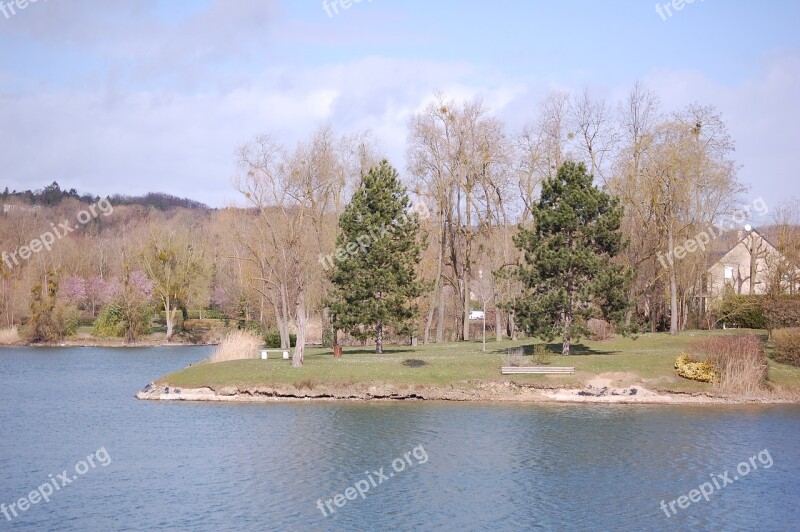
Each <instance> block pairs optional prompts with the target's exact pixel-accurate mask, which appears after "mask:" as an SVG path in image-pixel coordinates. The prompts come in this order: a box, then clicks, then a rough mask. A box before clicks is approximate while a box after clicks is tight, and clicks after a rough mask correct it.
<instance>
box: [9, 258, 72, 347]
mask: <svg viewBox="0 0 800 532" xmlns="http://www.w3.org/2000/svg"><path fill="white" fill-rule="evenodd" d="M48 274H49V279H48V283H47V286H46V287H44V288H43V287H42V285H40V284H38V285H36V286H34V287H33V288H32V289H31V301H30V316H29V317H28V321H27V322H26V323H25V327H24V329H23V335H24V336H25V339H26V340H27V341H29V342H57V341H61V340H62V339H63V338H64V337H65V336H70V335H73V334H75V332H76V331H77V330H78V311H77V309H76V308H75V307H73V306H69V305H66V304H64V303H63V302H59V301H57V299H56V295H57V293H58V281H57V279H56V277H55V274H54V272H48Z"/></svg>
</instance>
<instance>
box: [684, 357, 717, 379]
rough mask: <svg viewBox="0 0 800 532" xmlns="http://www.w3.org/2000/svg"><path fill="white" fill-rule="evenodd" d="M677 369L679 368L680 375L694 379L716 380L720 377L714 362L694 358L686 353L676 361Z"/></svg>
mask: <svg viewBox="0 0 800 532" xmlns="http://www.w3.org/2000/svg"><path fill="white" fill-rule="evenodd" d="M675 369H677V370H678V375H680V376H681V377H683V378H684V379H691V380H693V381H700V382H714V381H716V380H717V378H718V375H717V369H716V368H715V367H714V365H713V364H709V363H708V362H698V361H696V360H692V358H691V357H690V356H689V355H687V354H685V353H684V354H683V355H681V356H679V357H678V359H677V360H676V361H675Z"/></svg>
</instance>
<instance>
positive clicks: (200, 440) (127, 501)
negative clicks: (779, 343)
mask: <svg viewBox="0 0 800 532" xmlns="http://www.w3.org/2000/svg"><path fill="white" fill-rule="evenodd" d="M207 353H208V350H207V349H206V348H196V347H171V348H148V349H90V348H86V349H83V348H53V349H39V348H20V349H3V350H0V398H1V399H2V411H0V427H2V429H1V430H2V433H1V435H0V503H3V504H5V505H6V508H7V507H8V506H9V505H10V504H11V503H17V504H18V501H19V499H20V498H27V497H29V493H30V492H31V491H32V490H36V489H37V487H39V486H43V485H44V484H47V483H48V482H50V483H51V485H52V484H53V483H55V484H56V485H57V486H59V489H58V490H55V489H53V490H50V489H49V488H47V487H42V488H41V490H40V494H39V495H38V496H37V495H36V494H34V495H33V496H32V497H31V498H30V501H33V500H34V499H41V493H46V492H47V491H53V493H52V495H49V496H48V498H49V502H45V501H44V500H38V501H37V504H33V505H30V507H29V508H28V509H27V510H25V511H22V510H21V509H20V508H19V506H16V507H15V508H14V509H15V510H16V511H17V514H18V515H17V517H13V514H12V513H11V512H10V511H9V510H6V511H7V512H8V513H9V515H10V516H11V517H12V519H11V520H10V521H9V520H8V519H7V518H6V517H5V516H4V515H3V514H2V513H0V530H5V529H11V530H55V529H58V530H153V529H156V530H158V529H163V530H245V529H258V530H380V529H402V530H485V529H492V530H524V529H531V528H541V529H554V530H673V529H690V528H691V529H705V530H720V529H731V530H734V529H735V530H795V531H796V530H800V514H799V513H798V510H797V504H798V502H800V408H798V407H793V406H758V407H750V406H748V407H703V408H697V407H663V406H575V405H563V406H561V405H497V404H445V403H419V402H408V403H372V404H363V403H283V404H267V405H264V404H259V405H241V404H237V405H232V404H201V403H158V402H142V401H137V400H136V399H134V397H133V396H134V393H135V392H136V391H137V390H138V389H139V388H141V387H142V386H143V385H145V384H147V383H148V382H149V381H150V380H153V379H154V378H155V377H158V376H160V375H162V374H164V373H167V372H170V371H173V370H176V369H179V368H182V367H184V366H186V365H187V364H189V363H191V362H194V361H196V360H199V359H201V358H204V357H205V356H206V355H207ZM98 451H100V452H98ZM759 452H761V455H760V456H759V455H758V453H759ZM89 455H93V459H92V462H93V464H94V466H93V467H92V464H90V461H89V460H87V457H88V456H89ZM753 456H755V457H756V458H754V459H753V460H752V461H751V460H750V458H751V457H753ZM740 462H748V463H747V466H748V469H750V471H749V472H748V473H747V474H746V475H742V476H741V477H739V472H737V470H736V468H737V465H738V464H740ZM104 464H105V465H104ZM770 464H771V467H770V466H769V465H770ZM381 468H382V470H381ZM64 470H67V475H66V477H67V480H69V482H68V483H66V485H63V486H62V484H64V479H63V478H62V479H59V476H60V475H62V474H63V473H62V472H63V471H64ZM726 470H727V471H728V474H727V478H728V479H729V480H730V481H731V483H730V484H728V485H725V486H723V484H724V483H725V481H724V480H722V479H721V478H720V477H722V476H725V474H724V472H725V471H726ZM744 470H745V468H744V467H741V471H742V472H743V471H744ZM711 475H713V477H712V476H711ZM717 475H719V476H717ZM51 476H52V481H51ZM734 476H736V477H737V478H738V480H733V479H734ZM71 477H76V479H75V480H71ZM705 482H710V483H709V484H707V486H706V487H705V488H704V489H705V490H706V491H708V489H709V488H708V486H713V483H711V482H716V483H717V485H719V489H717V488H713V490H714V491H713V493H711V494H710V495H709V499H710V500H709V501H708V502H707V501H706V500H705V499H704V498H701V499H700V500H699V502H692V501H691V500H689V499H685V500H682V502H683V503H684V505H688V507H687V508H684V509H681V508H680V506H679V504H678V503H677V502H676V503H673V507H674V509H675V512H674V514H673V513H672V512H670V510H669V507H668V506H667V513H670V515H671V516H670V517H667V515H666V513H665V512H664V510H662V509H661V508H660V507H659V504H660V502H661V501H662V500H665V503H666V504H667V505H669V502H670V501H671V500H677V499H678V497H679V496H682V495H686V496H687V497H688V496H689V494H690V492H691V491H692V490H693V489H696V488H698V487H699V486H700V485H701V484H703V483H705ZM348 488H352V489H351V490H349V491H348ZM357 488H358V489H360V490H361V492H362V493H363V494H364V497H363V498H362V497H361V495H360V494H359V491H358V489H357ZM698 493H699V492H698ZM337 494H342V495H341V496H340V497H338V498H336V497H335V496H336V495H337ZM348 496H350V497H351V498H352V497H355V500H350V499H348V498H347V497H348ZM693 496H694V498H695V499H696V498H697V497H698V495H697V494H694V495H693ZM318 500H319V501H320V502H319V503H318ZM326 501H328V506H327V507H326ZM337 503H339V505H338V506H337ZM318 504H319V505H320V506H321V507H322V510H320V508H319V507H318ZM23 505H24V503H23ZM329 509H333V510H335V513H331V512H330V511H329ZM323 511H324V512H325V513H326V514H327V516H325V515H323Z"/></svg>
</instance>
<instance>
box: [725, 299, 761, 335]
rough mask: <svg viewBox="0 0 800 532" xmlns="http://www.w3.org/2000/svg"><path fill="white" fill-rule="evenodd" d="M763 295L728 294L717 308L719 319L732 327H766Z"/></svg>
mask: <svg viewBox="0 0 800 532" xmlns="http://www.w3.org/2000/svg"><path fill="white" fill-rule="evenodd" d="M764 303H765V301H764V297H763V296H736V295H734V296H729V297H726V298H725V299H724V300H723V301H722V304H721V305H720V308H719V318H720V321H722V322H724V323H725V324H726V325H729V326H732V327H742V328H744V329H767V328H768V327H769V324H768V322H767V317H766V315H765V313H764V306H765V305H764Z"/></svg>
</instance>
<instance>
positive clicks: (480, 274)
mask: <svg viewBox="0 0 800 532" xmlns="http://www.w3.org/2000/svg"><path fill="white" fill-rule="evenodd" d="M478 279H479V280H480V281H481V282H480V286H481V299H482V300H483V350H484V351H486V294H484V289H483V270H478Z"/></svg>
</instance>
